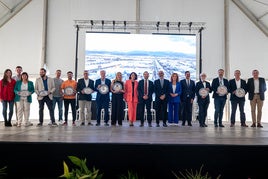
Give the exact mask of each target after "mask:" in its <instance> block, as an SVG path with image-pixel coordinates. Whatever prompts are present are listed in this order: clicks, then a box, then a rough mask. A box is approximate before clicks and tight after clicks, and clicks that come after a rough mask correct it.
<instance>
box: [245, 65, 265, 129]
mask: <svg viewBox="0 0 268 179" xmlns="http://www.w3.org/2000/svg"><path fill="white" fill-rule="evenodd" d="M252 75H253V78H249V79H248V82H247V89H248V99H249V100H250V106H251V116H252V125H251V127H256V122H257V127H263V126H262V125H261V116H262V106H263V101H264V92H265V91H266V82H265V79H264V78H261V77H259V71H258V70H253V71H252ZM256 107H257V111H258V113H257V117H256Z"/></svg>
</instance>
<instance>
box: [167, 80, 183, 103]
mask: <svg viewBox="0 0 268 179" xmlns="http://www.w3.org/2000/svg"><path fill="white" fill-rule="evenodd" d="M181 92H182V91H181V83H180V82H177V83H176V89H175V93H176V94H178V96H176V97H172V96H171V95H170V93H173V87H172V83H171V82H169V98H168V101H169V102H173V103H179V102H180V95H181Z"/></svg>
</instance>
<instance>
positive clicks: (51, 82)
mask: <svg viewBox="0 0 268 179" xmlns="http://www.w3.org/2000/svg"><path fill="white" fill-rule="evenodd" d="M47 87H48V93H49V95H48V97H49V98H50V99H51V100H52V99H53V94H52V93H53V92H54V91H55V89H56V88H55V83H54V79H53V78H50V77H48V76H47ZM34 89H35V93H36V94H37V99H38V100H42V99H43V98H44V97H43V96H39V93H40V91H43V90H45V87H44V83H43V79H42V78H41V77H39V78H37V79H36V81H35V88H34Z"/></svg>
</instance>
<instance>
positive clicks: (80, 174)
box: [60, 156, 102, 179]
mask: <svg viewBox="0 0 268 179" xmlns="http://www.w3.org/2000/svg"><path fill="white" fill-rule="evenodd" d="M68 158H69V159H70V160H71V162H72V163H73V164H74V165H75V168H73V169H72V170H71V171H70V170H69V167H68V165H67V164H66V163H65V161H63V168H64V173H63V174H62V175H61V176H60V177H61V178H67V179H101V178H102V174H99V170H96V169H95V168H94V167H93V169H92V170H89V169H88V167H87V165H86V162H87V160H86V159H84V160H81V159H79V158H78V157H75V156H68Z"/></svg>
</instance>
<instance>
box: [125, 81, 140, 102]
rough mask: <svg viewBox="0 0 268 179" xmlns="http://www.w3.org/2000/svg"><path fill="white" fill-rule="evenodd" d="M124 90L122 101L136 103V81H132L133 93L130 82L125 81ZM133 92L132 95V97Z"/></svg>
mask: <svg viewBox="0 0 268 179" xmlns="http://www.w3.org/2000/svg"><path fill="white" fill-rule="evenodd" d="M124 89H125V93H124V99H125V100H126V102H134V103H138V82H137V81H136V80H135V81H134V91H133V90H132V82H131V80H127V81H126V83H125V88H124ZM133 92H134V95H133V96H132V93H133Z"/></svg>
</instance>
